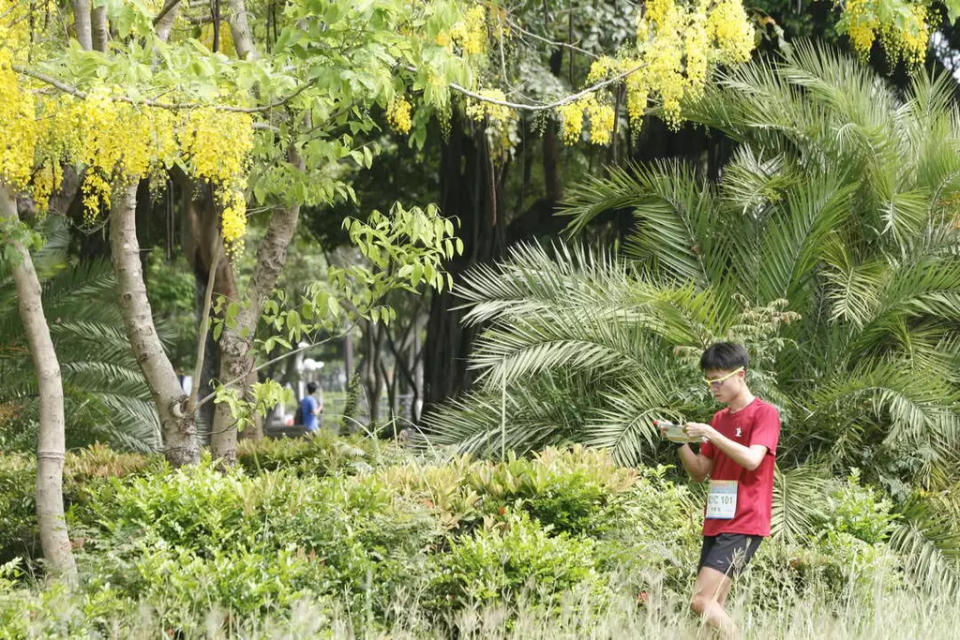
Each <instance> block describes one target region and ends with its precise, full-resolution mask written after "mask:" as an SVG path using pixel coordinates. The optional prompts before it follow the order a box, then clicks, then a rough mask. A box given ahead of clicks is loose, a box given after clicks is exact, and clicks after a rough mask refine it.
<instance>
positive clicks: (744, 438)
mask: <svg viewBox="0 0 960 640" xmlns="http://www.w3.org/2000/svg"><path fill="white" fill-rule="evenodd" d="M710 425H711V426H712V427H713V428H714V429H716V430H717V431H719V432H720V433H721V434H723V435H724V436H726V437H728V438H730V439H731V440H733V441H734V442H736V443H739V444H742V445H743V446H745V447H749V446H751V445H754V444H762V445H763V446H765V447H766V448H767V455H765V456H763V462H761V463H760V466H759V467H757V468H756V469H754V470H753V471H747V470H746V469H744V468H743V467H741V466H740V465H739V464H737V463H736V462H734V461H733V460H732V459H730V458H729V457H728V456H727V454H725V453H724V452H723V451H721V450H720V449H718V448H717V447H715V446H714V445H713V444H712V443H710V442H705V443H703V444H702V445H701V446H700V453H701V455H703V456H704V457H705V458H711V459H712V460H713V471H712V472H711V473H710V479H711V480H736V481H737V510H736V513H735V515H734V517H733V518H732V519H726V520H723V519H718V518H704V520H703V535H705V536H716V535H719V534H721V533H742V534H745V535H751V536H769V535H770V515H771V512H772V510H773V467H774V464H775V462H776V457H777V442H779V440H780V413H779V412H778V411H777V408H776V407H774V406H773V405H772V404H770V403H768V402H764V401H763V400H761V399H760V398H754V399H753V401H752V402H751V403H750V404H748V405H747V406H745V407H744V408H743V409H740V410H739V411H737V412H731V411H730V409H722V410H720V411H717V413H716V414H714V416H713V420H711V421H710Z"/></svg>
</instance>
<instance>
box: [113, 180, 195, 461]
mask: <svg viewBox="0 0 960 640" xmlns="http://www.w3.org/2000/svg"><path fill="white" fill-rule="evenodd" d="M136 206H137V182H136V181H134V182H133V183H132V184H129V185H126V186H124V187H121V188H118V189H117V193H116V194H115V196H114V199H113V207H112V209H111V212H110V248H111V254H112V258H113V266H114V271H115V272H116V275H117V288H118V292H119V294H120V308H121V310H122V312H123V322H124V325H125V326H126V330H127V338H128V339H129V340H130V346H131V347H132V348H133V352H134V354H136V357H137V363H138V364H139V365H140V369H141V370H142V371H143V375H144V377H145V378H146V380H147V385H148V386H149V387H150V393H151V395H152V396H153V401H154V404H156V407H157V413H158V414H159V416H160V424H161V426H162V428H163V444H164V455H165V456H166V458H167V460H169V461H170V463H171V464H172V465H174V466H175V467H179V466H182V465H185V464H193V463H195V462H197V461H198V460H199V458H200V452H199V449H198V447H197V438H196V423H195V419H194V415H193V414H187V413H186V412H185V411H184V407H185V406H186V403H187V401H188V397H187V394H185V393H184V392H183V389H182V388H181V387H180V381H179V380H178V378H177V374H176V371H174V369H173V365H172V364H171V363H170V359H169V358H168V357H167V354H166V353H165V352H164V350H163V345H162V344H161V343H160V338H159V336H158V335H157V331H156V328H155V327H154V324H153V312H152V310H151V309H150V301H149V300H148V299H147V288H146V286H145V285H144V281H143V268H142V266H141V263H140V244H139V242H137V226H136Z"/></svg>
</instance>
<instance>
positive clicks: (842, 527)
mask: <svg viewBox="0 0 960 640" xmlns="http://www.w3.org/2000/svg"><path fill="white" fill-rule="evenodd" d="M833 484H834V486H833V488H832V489H831V490H830V491H829V492H828V494H827V496H826V500H825V501H824V504H823V508H822V509H821V510H820V511H819V513H817V516H816V518H815V520H814V525H815V527H816V528H817V529H820V530H822V531H823V532H824V533H826V532H835V533H845V534H849V535H851V536H853V537H854V538H857V539H858V540H862V541H864V542H866V543H868V544H873V543H877V542H883V541H885V540H886V539H887V538H888V537H889V536H890V532H891V530H892V528H893V524H894V521H895V520H896V515H894V514H892V513H891V512H890V510H891V509H892V507H893V504H892V503H891V502H890V501H889V500H887V499H885V498H881V497H879V496H878V495H877V493H876V492H875V491H874V490H873V489H872V488H870V487H865V486H862V485H861V484H860V470H859V469H853V471H852V473H851V474H850V476H849V477H847V479H846V481H839V480H838V481H834V483H833Z"/></svg>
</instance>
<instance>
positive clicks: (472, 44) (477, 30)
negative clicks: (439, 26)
mask: <svg viewBox="0 0 960 640" xmlns="http://www.w3.org/2000/svg"><path fill="white" fill-rule="evenodd" d="M440 36H445V37H444V40H446V42H447V44H449V43H450V41H453V42H455V43H457V44H458V45H460V48H461V49H462V50H463V53H464V55H467V56H479V55H483V54H484V53H486V52H487V10H486V9H485V8H484V7H483V6H482V5H475V6H473V7H471V8H470V9H469V10H467V13H466V15H465V16H464V17H463V20H461V21H459V22H458V23H456V24H455V25H453V27H452V28H451V29H450V34H449V35H446V34H440ZM440 36H438V44H441V43H440ZM442 46H446V45H444V44H442Z"/></svg>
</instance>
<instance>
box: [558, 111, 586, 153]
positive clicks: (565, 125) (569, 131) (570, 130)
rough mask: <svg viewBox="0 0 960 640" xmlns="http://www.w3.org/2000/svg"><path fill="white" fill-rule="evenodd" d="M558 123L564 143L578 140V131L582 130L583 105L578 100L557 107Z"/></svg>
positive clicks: (572, 142) (573, 142) (574, 142)
mask: <svg viewBox="0 0 960 640" xmlns="http://www.w3.org/2000/svg"><path fill="white" fill-rule="evenodd" d="M558 111H559V112H560V125H561V127H562V129H561V131H562V134H563V143H564V144H576V143H577V142H580V132H581V131H583V105H582V104H580V103H579V102H568V103H566V104H564V105H561V106H560V107H559V108H558Z"/></svg>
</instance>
